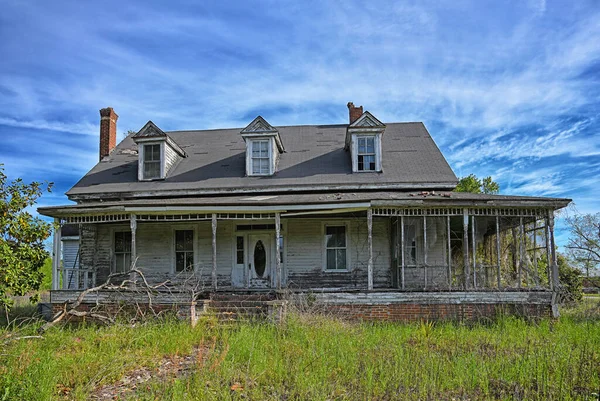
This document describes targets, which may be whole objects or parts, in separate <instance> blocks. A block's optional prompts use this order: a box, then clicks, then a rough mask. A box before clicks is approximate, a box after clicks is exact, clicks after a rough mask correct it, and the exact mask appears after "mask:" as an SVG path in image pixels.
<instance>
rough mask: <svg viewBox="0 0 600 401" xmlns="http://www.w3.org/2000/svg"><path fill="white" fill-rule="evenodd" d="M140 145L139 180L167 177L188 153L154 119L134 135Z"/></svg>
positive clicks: (133, 137) (135, 140)
mask: <svg viewBox="0 0 600 401" xmlns="http://www.w3.org/2000/svg"><path fill="white" fill-rule="evenodd" d="M132 139H133V141H134V142H135V143H136V144H137V146H138V180H139V181H152V180H162V179H165V178H166V177H167V176H168V174H169V171H170V170H171V169H172V168H173V167H174V166H175V165H176V164H177V162H179V160H181V159H182V158H184V157H186V156H187V155H186V153H185V151H184V150H183V149H181V147H180V146H179V145H177V143H175V141H174V140H173V139H171V137H170V136H169V135H168V134H167V133H165V132H164V131H163V130H161V129H160V128H159V127H158V126H157V125H156V124H154V123H153V122H152V121H148V122H147V123H146V124H145V125H144V126H143V127H142V129H140V130H139V131H138V132H137V133H136V134H134V135H133V136H132Z"/></svg>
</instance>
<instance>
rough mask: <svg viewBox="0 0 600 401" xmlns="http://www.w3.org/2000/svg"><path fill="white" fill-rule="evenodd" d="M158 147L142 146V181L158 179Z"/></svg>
mask: <svg viewBox="0 0 600 401" xmlns="http://www.w3.org/2000/svg"><path fill="white" fill-rule="evenodd" d="M160 176H161V174H160V145H158V144H156V145H144V179H145V180H151V179H154V178H160Z"/></svg>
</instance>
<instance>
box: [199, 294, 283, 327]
mask: <svg viewBox="0 0 600 401" xmlns="http://www.w3.org/2000/svg"><path fill="white" fill-rule="evenodd" d="M275 299H276V297H275V294H272V293H215V294H211V296H210V303H209V304H208V311H209V312H211V313H213V314H214V315H215V316H216V317H217V318H218V319H219V320H224V321H232V320H240V319H242V320H243V319H246V320H258V319H266V318H267V317H268V314H269V302H270V301H273V300H275Z"/></svg>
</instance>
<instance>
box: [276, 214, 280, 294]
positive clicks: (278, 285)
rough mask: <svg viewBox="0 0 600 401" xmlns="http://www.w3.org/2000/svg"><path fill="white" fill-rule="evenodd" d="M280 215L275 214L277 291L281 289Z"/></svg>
mask: <svg viewBox="0 0 600 401" xmlns="http://www.w3.org/2000/svg"><path fill="white" fill-rule="evenodd" d="M280 225H281V215H280V214H279V213H275V267H276V269H277V289H278V290H280V289H281V247H280V245H279V241H280V237H281V227H280Z"/></svg>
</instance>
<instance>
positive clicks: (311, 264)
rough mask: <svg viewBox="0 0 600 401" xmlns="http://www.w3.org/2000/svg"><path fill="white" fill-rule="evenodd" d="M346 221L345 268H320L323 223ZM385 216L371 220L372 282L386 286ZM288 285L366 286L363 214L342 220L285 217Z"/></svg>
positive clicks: (387, 231) (342, 222) (387, 254)
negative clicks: (339, 269) (346, 262)
mask: <svg viewBox="0 0 600 401" xmlns="http://www.w3.org/2000/svg"><path fill="white" fill-rule="evenodd" d="M324 222H325V223H327V224H338V223H339V224H346V225H347V229H348V234H349V235H348V242H349V243H348V244H347V245H348V246H349V250H350V252H349V253H348V255H349V271H344V272H328V271H327V272H326V271H324V262H325V246H324V231H323V223H324ZM389 235H390V232H389V219H374V220H373V282H374V286H375V287H380V288H381V287H389V286H390V284H391V278H390V239H389V238H390V237H389ZM286 241H287V244H286V246H287V260H286V266H285V268H286V271H287V274H288V280H287V282H288V285H289V286H290V287H292V288H294V287H295V288H364V287H366V286H367V262H368V259H369V255H368V252H369V250H368V239H367V221H366V218H353V219H345V220H340V219H338V220H324V219H289V220H288V222H287V237H286Z"/></svg>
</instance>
